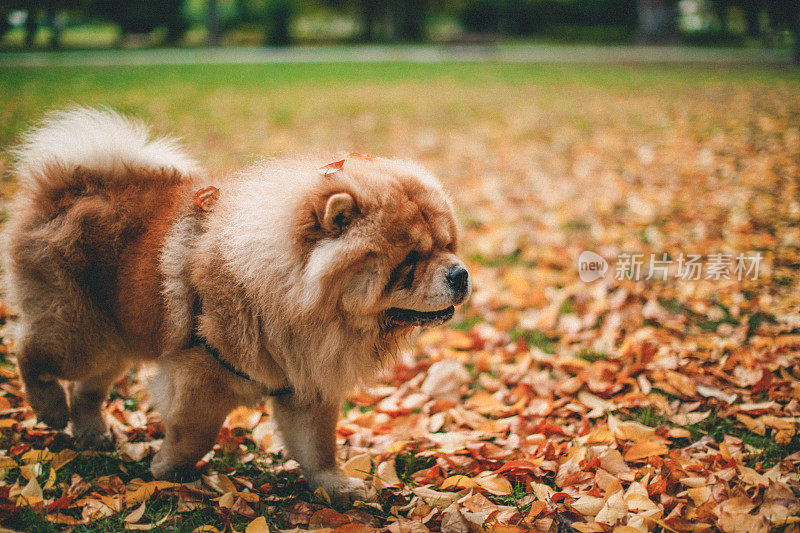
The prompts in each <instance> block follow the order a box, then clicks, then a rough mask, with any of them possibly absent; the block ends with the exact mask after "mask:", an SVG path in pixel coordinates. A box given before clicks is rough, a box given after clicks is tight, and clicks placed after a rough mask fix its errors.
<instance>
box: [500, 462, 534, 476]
mask: <svg viewBox="0 0 800 533" xmlns="http://www.w3.org/2000/svg"><path fill="white" fill-rule="evenodd" d="M536 468H537V465H536V464H534V463H532V462H531V461H528V460H526V459H517V460H516V461H511V462H509V463H506V464H505V465H503V466H502V467H501V468H500V469H498V470H496V471H495V474H503V473H506V472H508V473H509V474H511V475H512V476H518V475H521V474H535V473H536V472H537V470H536Z"/></svg>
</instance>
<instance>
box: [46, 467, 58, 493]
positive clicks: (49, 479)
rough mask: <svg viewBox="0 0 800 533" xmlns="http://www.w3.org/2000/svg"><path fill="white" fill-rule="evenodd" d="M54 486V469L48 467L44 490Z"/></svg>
mask: <svg viewBox="0 0 800 533" xmlns="http://www.w3.org/2000/svg"><path fill="white" fill-rule="evenodd" d="M55 484H56V469H55V468H53V467H50V473H49V474H48V475H47V482H46V483H45V484H44V490H47V489H49V488H51V487H52V486H53V485H55Z"/></svg>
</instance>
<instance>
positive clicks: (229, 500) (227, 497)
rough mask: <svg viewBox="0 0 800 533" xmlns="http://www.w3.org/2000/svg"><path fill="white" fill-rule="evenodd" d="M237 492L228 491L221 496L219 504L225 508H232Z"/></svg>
mask: <svg viewBox="0 0 800 533" xmlns="http://www.w3.org/2000/svg"><path fill="white" fill-rule="evenodd" d="M235 494H236V493H235V492H226V493H225V494H223V495H222V496H220V497H219V498H218V500H217V501H219V506H220V507H222V508H223V509H230V508H231V507H233V503H234V498H235Z"/></svg>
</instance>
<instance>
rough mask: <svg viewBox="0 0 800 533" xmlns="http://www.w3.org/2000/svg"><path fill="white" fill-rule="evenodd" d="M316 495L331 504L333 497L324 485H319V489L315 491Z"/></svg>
mask: <svg viewBox="0 0 800 533" xmlns="http://www.w3.org/2000/svg"><path fill="white" fill-rule="evenodd" d="M314 496H316V497H317V498H318V499H320V500H322V501H324V502H325V503H327V504H328V505H331V497H330V496H328V492H327V491H326V490H325V489H323V488H322V487H317V490H315V491H314Z"/></svg>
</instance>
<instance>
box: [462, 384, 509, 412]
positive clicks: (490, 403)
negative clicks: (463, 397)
mask: <svg viewBox="0 0 800 533" xmlns="http://www.w3.org/2000/svg"><path fill="white" fill-rule="evenodd" d="M465 407H466V408H467V409H471V410H473V411H477V412H478V413H481V414H493V413H497V412H499V411H503V410H505V408H506V404H504V403H503V402H501V401H500V400H498V399H497V398H495V397H494V396H493V395H492V393H490V392H489V391H487V390H485V389H481V390H479V391H478V392H476V393H475V394H473V395H472V397H471V398H469V399H468V400H467V401H466V404H465Z"/></svg>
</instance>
